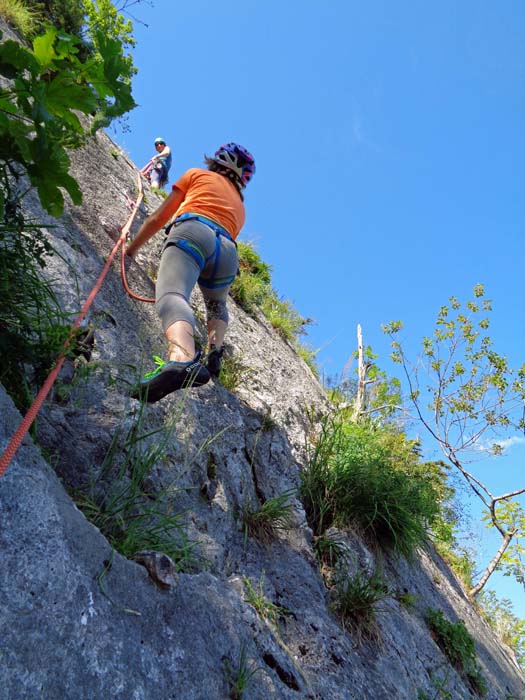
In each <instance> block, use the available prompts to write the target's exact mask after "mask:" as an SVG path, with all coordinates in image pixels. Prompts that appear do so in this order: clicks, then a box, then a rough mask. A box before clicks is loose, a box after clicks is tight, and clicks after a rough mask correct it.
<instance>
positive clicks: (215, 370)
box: [205, 345, 224, 377]
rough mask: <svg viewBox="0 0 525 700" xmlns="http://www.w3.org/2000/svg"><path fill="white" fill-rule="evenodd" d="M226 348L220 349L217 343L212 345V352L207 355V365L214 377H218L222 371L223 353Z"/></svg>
mask: <svg viewBox="0 0 525 700" xmlns="http://www.w3.org/2000/svg"><path fill="white" fill-rule="evenodd" d="M223 352H224V348H221V349H220V350H218V349H217V348H216V347H215V345H211V346H210V352H209V353H208V354H207V355H206V360H205V362H206V367H207V368H208V372H209V373H210V374H211V376H212V377H218V376H219V372H220V371H221V362H222V353H223Z"/></svg>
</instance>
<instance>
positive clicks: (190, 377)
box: [131, 352, 210, 403]
mask: <svg viewBox="0 0 525 700" xmlns="http://www.w3.org/2000/svg"><path fill="white" fill-rule="evenodd" d="M200 355H201V354H200V352H198V353H197V354H196V355H195V357H194V358H193V360H192V361H191V362H174V361H173V360H170V361H169V362H164V363H163V364H162V365H159V367H157V369H156V370H155V371H154V372H148V374H146V376H145V377H144V379H143V380H142V381H141V382H140V386H138V387H137V389H135V391H134V392H133V393H132V394H131V397H132V398H133V399H139V400H140V401H147V402H148V403H155V401H160V399H163V398H164V397H165V396H166V395H167V394H171V392H172V391H177V389H189V388H192V387H197V386H202V385H203V384H206V383H207V382H209V380H210V373H209V371H208V370H207V369H206V367H205V366H204V365H203V364H201V363H200V362H199V360H200Z"/></svg>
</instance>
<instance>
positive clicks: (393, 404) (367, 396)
mask: <svg viewBox="0 0 525 700" xmlns="http://www.w3.org/2000/svg"><path fill="white" fill-rule="evenodd" d="M377 358H378V355H377V354H376V353H374V352H373V351H372V348H371V347H370V345H366V346H365V345H364V344H363V333H362V330H361V325H360V324H358V325H357V350H355V351H354V352H353V353H352V354H351V356H350V358H349V360H348V362H347V364H346V366H345V368H344V369H343V372H342V376H341V379H340V380H339V381H337V380H335V381H334V380H333V379H328V381H327V387H328V390H329V395H330V397H331V399H332V401H333V402H334V403H336V404H337V407H338V409H339V410H346V409H349V411H350V416H349V417H350V420H351V421H353V422H358V421H359V420H360V419H361V418H364V417H366V416H374V417H375V418H376V419H379V420H380V421H382V422H383V423H388V422H390V421H392V419H393V416H394V414H395V413H396V412H399V411H404V407H403V406H402V405H401V382H400V381H399V380H398V379H396V378H391V377H387V375H386V372H385V371H384V370H382V369H380V368H379V366H378V365H377V364H376V362H375V360H376V359H377ZM353 360H357V367H356V369H355V375H356V376H355V377H352V376H348V374H349V369H350V367H351V365H352V363H353Z"/></svg>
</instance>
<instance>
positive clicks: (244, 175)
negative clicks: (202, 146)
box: [213, 143, 255, 187]
mask: <svg viewBox="0 0 525 700" xmlns="http://www.w3.org/2000/svg"><path fill="white" fill-rule="evenodd" d="M213 160H214V161H215V162H216V163H218V164H219V165H222V166H223V167H224V168H228V170H233V172H234V173H235V174H236V175H238V177H239V180H240V181H241V185H242V187H246V185H247V184H248V182H249V181H250V180H251V179H252V177H253V175H254V174H255V160H254V159H253V156H252V154H251V153H249V152H248V151H247V150H246V149H245V148H243V147H242V146H239V144H238V143H225V144H224V145H223V146H221V147H220V148H218V149H217V150H216V151H215V154H214V156H213Z"/></svg>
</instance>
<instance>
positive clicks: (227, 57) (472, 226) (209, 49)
mask: <svg viewBox="0 0 525 700" xmlns="http://www.w3.org/2000/svg"><path fill="white" fill-rule="evenodd" d="M131 10H132V12H133V14H134V16H135V17H136V18H138V19H139V20H141V22H144V23H145V24H147V25H148V26H147V27H145V26H143V25H142V24H141V23H140V22H138V21H136V22H135V37H136V39H137V47H136V49H135V50H134V60H135V64H136V66H137V67H138V69H139V73H138V75H137V76H136V79H135V82H134V95H135V99H136V101H137V102H138V104H139V107H138V108H137V109H136V110H134V111H133V112H132V113H131V115H130V118H129V127H130V131H129V132H127V133H125V132H119V133H118V134H117V136H116V139H117V141H118V142H119V143H120V145H122V147H123V148H124V149H125V150H126V151H127V152H128V153H129V154H130V156H131V157H132V159H133V160H134V161H135V163H137V165H139V166H142V165H144V164H145V163H146V162H147V160H148V159H149V158H150V157H151V155H153V153H154V150H153V140H154V138H155V137H156V136H159V135H160V136H163V137H164V138H165V139H166V140H167V141H168V143H169V144H170V145H171V147H172V149H173V155H174V160H173V166H172V170H171V173H170V181H171V182H172V183H173V182H174V181H175V180H176V179H177V178H178V177H179V176H180V174H182V172H184V170H186V169H187V168H189V167H195V166H199V165H201V163H202V157H203V155H204V154H205V153H206V154H210V153H212V152H213V151H214V150H215V149H216V148H217V146H218V145H220V144H221V143H224V142H227V141H237V142H239V143H242V144H243V145H244V146H246V148H248V149H249V150H250V151H251V152H252V153H253V154H254V156H255V159H256V164H257V173H256V175H255V177H254V179H253V181H252V182H251V183H250V184H249V187H248V189H247V193H246V208H247V222H246V226H245V228H244V230H243V233H242V234H241V235H242V237H243V239H244V240H247V241H251V242H253V243H255V245H256V247H257V249H258V250H259V252H260V254H261V256H262V257H263V259H264V260H265V261H266V262H267V263H269V264H270V265H271V266H272V268H273V285H274V287H275V288H276V289H277V291H278V292H279V294H280V295H282V296H283V297H285V298H287V299H290V300H291V301H292V302H293V304H294V306H295V307H296V308H297V310H298V311H299V312H300V313H301V314H302V315H303V316H305V317H309V318H313V319H314V320H315V324H314V325H312V326H310V327H309V333H308V337H307V338H306V341H307V342H308V343H309V344H310V345H311V346H312V347H313V348H315V349H319V353H318V363H319V365H320V366H321V368H322V370H323V372H324V373H325V375H326V376H330V375H332V376H333V375H338V374H340V373H341V371H342V369H343V367H344V366H345V364H346V362H347V359H348V357H349V355H350V354H351V352H352V351H353V350H354V348H355V344H356V341H355V334H356V331H355V329H356V325H357V324H358V323H360V324H361V325H362V327H363V334H364V340H365V343H366V344H370V345H371V346H372V347H373V349H374V350H375V351H376V352H377V353H378V354H379V356H380V358H379V363H380V365H381V366H382V367H383V368H384V369H386V370H387V372H389V373H392V374H396V373H397V374H399V373H398V370H396V368H394V367H393V366H392V365H391V364H390V363H389V360H388V354H389V343H388V340H387V338H385V337H384V336H383V335H382V333H381V330H380V326H381V324H383V323H387V322H388V321H391V320H394V319H401V320H403V322H404V326H405V333H404V337H405V340H406V343H407V346H408V349H409V351H410V352H411V353H413V354H414V355H415V353H416V352H417V347H418V343H419V341H420V339H421V337H422V336H424V335H428V334H430V333H431V332H432V329H433V322H434V319H435V316H436V313H437V311H438V309H439V307H440V306H441V305H442V304H444V303H446V301H447V299H448V298H449V297H450V296H451V295H456V296H457V297H459V298H460V299H462V300H466V299H467V298H468V297H469V295H470V293H471V290H472V288H473V287H474V285H475V284H477V283H479V282H481V283H483V284H484V285H485V288H486V293H487V297H488V298H491V299H492V300H493V302H494V312H493V315H492V332H491V335H492V338H493V340H494V344H495V348H496V350H498V351H499V352H500V353H502V354H505V355H507V357H508V358H509V361H510V362H511V364H512V365H514V366H517V365H520V364H521V363H523V362H524V361H525V325H524V322H523V319H524V315H525V314H524V312H525V301H524V299H525V295H524V292H523V277H524V272H525V254H524V252H523V243H522V238H523V233H524V216H523V202H524V200H525V198H524V178H523V163H524V162H525V139H524V123H525V82H524V76H525V51H524V48H523V47H524V45H525V5H523V3H522V2H518V1H517V0H516V1H513V0H506V2H503V3H493V2H489V1H488V0H477V1H476V2H473V1H471V0H462V2H460V3H459V2H457V0H454V1H452V0H443V1H442V2H440V3H433V4H431V3H425V2H422V1H421V2H418V1H416V0H411V1H410V2H408V0H398V2H396V3H392V2H387V1H386V0H385V1H379V0H370V1H369V2H367V3H361V2H355V1H353V0H325V1H324V2H321V1H320V0H315V1H314V0H302V1H301V2H298V1H297V0H296V1H295V2H289V3H284V2H282V1H281V2H276V0H265V2H257V1H256V0H244V1H243V2H241V1H238V0H222V1H221V2H217V1H216V0H193V2H191V3H179V2H173V0H153V6H152V7H149V6H147V5H144V4H142V3H140V4H138V5H136V6H134V7H132V8H131ZM524 457H525V448H524V447H523V445H519V444H518V445H516V446H515V447H513V448H512V449H511V451H510V452H509V454H508V456H507V457H505V458H504V459H503V460H502V461H500V462H498V464H497V466H496V467H490V465H489V466H488V472H489V473H488V474H487V481H488V482H489V483H490V486H491V488H492V490H493V491H494V492H498V493H499V492H501V490H502V489H504V488H505V482H507V483H511V485H513V486H516V485H518V486H519V485H520V484H521V485H523V478H524V477H523V476H521V473H522V471H523V470H522V467H521V465H522V464H523V461H524V459H523V458H524ZM487 464H488V463H487ZM480 546H482V547H483V551H484V556H485V561H486V558H487V557H488V555H489V553H492V547H491V545H490V543H488V542H487V537H486V535H481V544H480ZM485 550H486V552H485ZM495 587H496V586H495ZM497 590H498V594H499V595H500V596H501V597H504V596H505V597H507V596H508V597H512V599H513V601H514V604H515V609H516V612H517V613H518V614H520V616H522V617H525V593H524V591H523V588H519V587H518V586H512V584H511V583H510V582H509V581H508V580H507V579H505V580H503V581H499V582H497Z"/></svg>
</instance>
